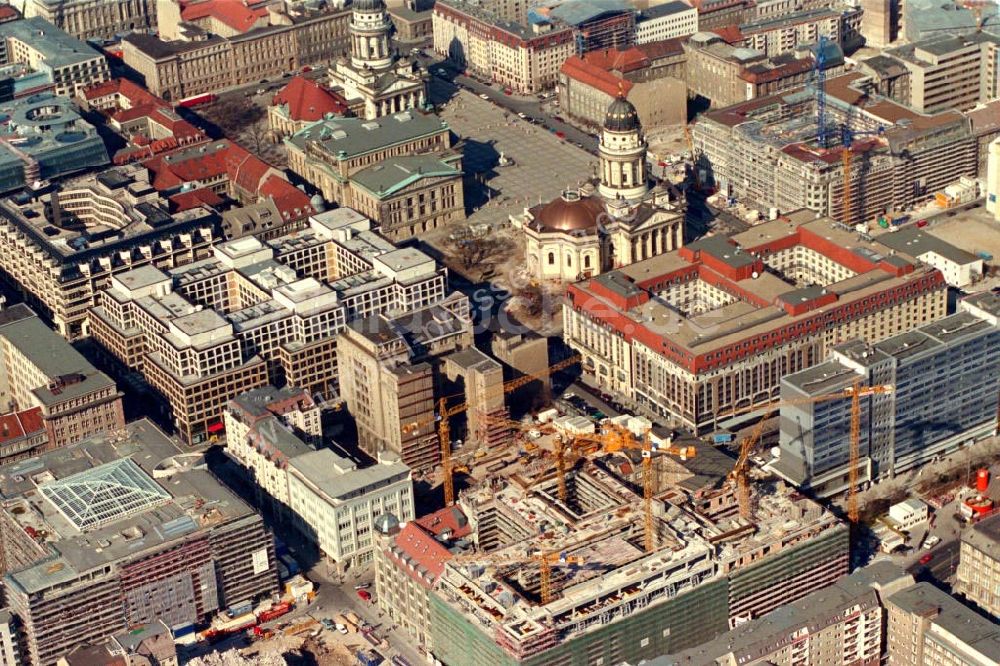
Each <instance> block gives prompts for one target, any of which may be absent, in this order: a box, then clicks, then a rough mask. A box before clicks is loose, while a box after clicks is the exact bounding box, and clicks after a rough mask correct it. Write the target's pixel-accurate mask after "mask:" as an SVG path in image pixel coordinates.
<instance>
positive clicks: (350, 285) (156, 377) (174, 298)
mask: <svg viewBox="0 0 1000 666" xmlns="http://www.w3.org/2000/svg"><path fill="white" fill-rule="evenodd" d="M212 252H213V254H212V257H211V258H207V259H204V260H201V261H197V262H194V263H192V264H189V265H186V266H182V267H180V268H175V269H172V270H169V271H161V270H159V269H157V268H154V267H152V266H146V267H144V268H142V269H140V270H134V271H129V272H124V273H119V274H116V275H115V276H114V277H113V278H112V281H111V287H110V288H108V289H107V290H105V291H104V292H103V293H102V294H101V298H100V300H99V305H98V306H97V307H95V308H93V309H92V310H91V318H92V328H93V335H94V337H95V339H96V340H97V341H99V342H100V343H101V344H102V345H103V346H104V347H105V348H107V349H108V351H109V352H110V353H111V354H113V355H114V356H115V357H116V358H118V359H119V361H120V362H121V363H123V364H124V365H125V366H127V367H129V368H132V369H134V370H139V371H141V372H142V373H143V375H144V376H145V377H146V380H147V381H148V382H149V383H150V384H151V385H152V386H153V388H155V389H156V390H157V391H158V392H159V393H160V394H161V395H162V396H163V397H164V398H166V400H167V402H168V403H169V404H170V408H171V412H172V417H173V419H174V422H175V425H176V427H177V429H178V431H179V432H180V434H181V437H183V438H184V439H185V440H186V441H188V442H190V443H198V442H200V441H202V440H203V439H205V438H207V437H210V436H211V435H212V434H213V433H214V432H216V431H217V429H218V428H219V422H220V421H221V419H222V417H223V410H224V408H225V406H226V403H227V402H228V401H229V400H230V399H231V398H233V397H235V396H236V395H238V394H239V393H241V392H243V391H245V390H248V389H250V388H254V387H259V386H263V385H264V384H266V383H268V382H270V383H273V384H276V385H283V384H287V385H289V386H295V387H300V388H303V389H305V390H307V391H308V392H309V393H310V394H321V395H322V396H333V395H335V394H336V392H337V390H338V385H337V378H338V369H337V353H336V336H337V333H338V332H339V331H341V330H343V328H344V327H345V326H346V325H347V324H348V322H350V321H353V320H355V319H358V318H363V317H366V316H369V315H371V314H376V313H380V312H385V311H395V312H398V313H405V312H408V311H409V310H411V309H416V308H420V307H422V306H424V305H427V304H430V303H434V302H436V301H438V300H440V299H442V298H443V297H444V290H445V282H446V280H445V274H444V270H443V269H440V268H438V267H437V266H436V265H435V263H434V261H433V260H432V259H430V258H429V257H427V256H426V255H424V254H422V253H421V252H419V251H417V250H400V249H396V248H395V246H393V245H392V244H391V243H389V242H388V241H386V240H385V239H384V238H382V237H381V236H379V235H377V234H375V233H373V232H372V231H371V223H370V222H369V221H368V220H367V219H365V218H364V217H362V216H360V215H359V214H358V213H356V212H355V211H352V210H350V209H337V210H335V211H330V212H329V213H323V214H320V215H317V216H314V217H312V218H311V219H310V226H309V227H308V228H307V229H304V230H302V231H299V232H295V233H293V234H290V235H287V236H282V237H280V238H277V239H274V240H271V241H268V242H267V243H266V244H265V243H263V242H261V241H260V240H258V239H257V238H255V237H253V236H247V237H244V238H240V239H236V240H232V241H227V242H225V243H219V244H216V245H215V247H214V248H213V250H212ZM404 264H406V266H405V267H404Z"/></svg>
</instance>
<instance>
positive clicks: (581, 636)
mask: <svg viewBox="0 0 1000 666" xmlns="http://www.w3.org/2000/svg"><path fill="white" fill-rule="evenodd" d="M509 425H510V427H511V428H512V429H514V430H515V431H517V430H518V428H521V429H522V430H523V429H524V428H525V427H528V426H526V425H525V424H519V423H509ZM530 427H531V430H530V431H528V433H527V434H525V433H517V437H518V439H519V440H520V443H521V448H520V450H519V451H517V450H515V451H513V452H512V453H511V454H509V455H506V456H505V457H504V458H503V459H502V460H499V461H496V462H491V463H490V464H488V466H485V465H486V463H487V461H485V460H484V461H482V463H479V461H477V463H479V464H482V465H484V466H485V471H486V472H487V473H486V474H484V475H483V476H482V478H483V480H482V481H481V482H478V483H475V484H473V485H472V486H471V487H469V488H467V489H465V490H463V491H461V492H460V493H458V497H457V498H456V500H457V501H456V507H458V508H460V509H461V510H462V511H463V512H464V514H465V515H466V516H467V517H468V521H469V525H470V526H471V528H472V530H471V533H470V536H469V538H468V541H469V542H470V543H471V547H470V548H467V549H465V550H464V551H463V550H461V549H458V548H453V549H452V550H451V556H450V557H449V558H447V559H446V560H445V561H444V567H443V572H442V573H441V575H440V576H439V577H438V579H437V583H436V585H435V586H434V588H433V591H432V593H431V594H430V595H429V622H428V625H429V632H430V638H431V640H430V643H431V644H432V647H433V651H434V654H435V656H436V657H437V658H438V659H440V660H441V661H443V662H445V663H448V664H456V665H463V666H464V665H470V666H471V665H473V664H484V663H488V664H491V665H492V664H497V665H504V664H511V665H513V664H531V665H534V664H539V665H540V664H545V665H546V666H549V665H560V664H571V663H583V661H586V662H587V663H621V662H622V661H629V662H631V663H636V662H638V661H639V660H641V659H649V658H652V657H654V656H657V655H660V654H666V653H670V652H673V651H676V650H680V649H684V648H685V647H688V646H693V645H696V644H698V643H700V642H702V641H704V640H706V639H707V638H708V636H710V635H716V634H719V633H722V632H725V631H727V630H728V629H729V628H731V627H732V626H735V625H737V624H739V623H741V622H743V621H746V620H749V619H751V618H754V617H758V616H759V615H761V614H764V613H766V612H768V611H770V610H772V609H774V608H776V607H778V606H780V605H781V604H785V603H788V602H789V601H792V600H795V599H798V598H800V597H801V596H803V595H805V594H807V593H808V592H809V591H811V590H814V589H817V588H819V587H823V586H825V585H828V584H830V583H831V582H832V581H834V580H835V579H836V578H838V577H839V576H841V575H843V574H845V573H846V572H847V570H848V559H849V558H848V553H849V538H848V529H847V526H846V525H845V524H844V523H842V522H841V521H840V520H839V519H838V518H836V517H835V516H834V515H833V514H832V513H830V512H829V511H827V510H826V509H824V508H823V507H822V506H820V505H819V504H817V503H815V502H813V501H811V500H809V499H807V498H805V497H804V496H802V495H800V494H798V493H797V492H795V491H794V490H793V489H791V488H790V487H788V486H785V485H783V484H781V483H780V482H774V481H770V480H767V481H764V480H762V479H758V478H756V477H754V478H750V477H752V476H754V475H755V474H756V473H755V472H753V473H751V470H750V469H749V468H750V461H749V459H748V457H749V451H750V449H751V448H752V447H753V444H754V442H753V441H748V442H747V443H746V448H747V454H748V455H747V456H740V458H739V459H738V460H734V459H733V458H731V457H729V456H728V455H726V454H724V453H723V452H721V451H720V450H718V449H716V448H714V447H712V446H708V445H705V444H704V443H703V442H698V441H697V440H693V439H692V440H690V441H685V442H680V443H678V444H675V443H673V442H672V440H671V436H670V434H669V433H660V434H657V433H658V431H653V430H651V429H650V428H649V422H648V421H646V420H645V419H641V418H636V417H628V416H621V417H616V418H614V419H609V420H606V421H604V422H602V423H601V424H600V426H599V429H597V428H595V427H594V425H593V424H592V423H591V424H590V426H589V427H587V426H586V425H585V424H584V423H582V421H580V417H576V418H573V417H562V418H561V419H557V420H556V422H555V424H548V425H542V424H537V423H536V424H534V425H532V426H530ZM637 433H638V434H637ZM474 471H475V470H474ZM447 480H448V479H447V478H446V482H447ZM741 488H743V489H744V491H745V492H740V489H741ZM602 659H603V661H601V660H602Z"/></svg>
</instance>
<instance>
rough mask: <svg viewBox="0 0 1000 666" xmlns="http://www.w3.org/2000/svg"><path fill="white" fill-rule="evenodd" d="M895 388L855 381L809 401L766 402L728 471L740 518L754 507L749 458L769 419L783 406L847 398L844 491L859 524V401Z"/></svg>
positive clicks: (851, 514) (850, 515)
mask: <svg viewBox="0 0 1000 666" xmlns="http://www.w3.org/2000/svg"><path fill="white" fill-rule="evenodd" d="M893 390H894V387H893V386H892V385H890V384H876V385H873V386H862V385H861V383H860V382H855V383H854V384H853V385H852V386H849V387H847V388H845V389H843V390H841V391H837V392H835V393H826V394H823V395H817V396H813V397H810V398H796V399H793V400H780V401H777V402H772V403H769V404H768V405H766V406H764V407H763V409H764V413H763V415H762V416H761V419H760V421H759V422H758V423H757V425H756V426H755V427H754V429H753V430H751V431H750V434H749V435H748V436H747V437H745V438H744V439H743V441H742V442H740V453H739V456H738V457H737V459H736V464H735V465H734V466H733V469H732V471H731V472H729V479H730V481H732V482H734V483H735V484H736V498H737V501H738V502H739V506H740V515H741V516H743V517H744V518H747V519H749V518H751V517H752V514H753V508H752V504H751V497H750V480H749V477H748V474H747V472H748V470H749V467H750V456H752V455H753V453H754V451H755V450H756V448H757V445H758V444H759V443H760V437H761V434H762V433H763V431H764V424H765V422H766V421H767V420H768V419H769V418H770V417H771V415H772V414H773V413H774V412H775V411H776V410H778V409H781V408H782V407H785V406H791V405H802V404H813V403H819V402H828V401H830V400H842V399H844V398H850V400H851V439H850V444H849V445H850V457H849V458H850V459H849V462H848V465H849V470H848V476H849V479H848V483H849V486H850V487H849V488H848V490H847V516H848V519H849V520H850V521H851V522H852V523H856V522H857V521H858V497H857V493H858V467H859V466H860V464H861V451H860V448H861V398H865V397H868V396H872V395H883V394H886V393H892V392H893ZM761 408H762V407H761V406H760V405H758V406H756V407H747V408H744V409H741V410H736V411H734V412H732V414H734V415H735V414H743V413H747V412H751V411H756V410H759V409H761Z"/></svg>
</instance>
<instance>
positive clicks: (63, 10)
mask: <svg viewBox="0 0 1000 666" xmlns="http://www.w3.org/2000/svg"><path fill="white" fill-rule="evenodd" d="M156 4H157V3H156V2H155V0H111V1H110V2H109V1H108V0H27V1H26V2H25V3H24V15H25V16H26V17H32V16H37V17H39V18H43V19H45V20H46V21H48V22H49V23H51V24H52V25H55V26H57V27H59V28H60V29H62V30H65V31H66V32H68V33H69V34H71V35H73V36H74V37H77V38H79V39H111V38H113V37H114V36H115V35H121V34H125V33H128V32H132V31H136V32H154V31H155V30H156V14H157V10H156Z"/></svg>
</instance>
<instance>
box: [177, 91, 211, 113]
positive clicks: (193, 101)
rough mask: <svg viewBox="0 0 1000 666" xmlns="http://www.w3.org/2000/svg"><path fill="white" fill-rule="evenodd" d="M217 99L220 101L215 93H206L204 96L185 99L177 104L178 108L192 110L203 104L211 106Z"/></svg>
mask: <svg viewBox="0 0 1000 666" xmlns="http://www.w3.org/2000/svg"><path fill="white" fill-rule="evenodd" d="M217 99H219V96H218V95H216V94H215V93H204V94H202V95H194V96H193V97H185V98H184V99H182V100H181V101H179V102H177V106H182V107H184V108H185V109H190V108H193V107H196V106H201V105H203V104H211V103H212V102H214V101H215V100H217Z"/></svg>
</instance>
